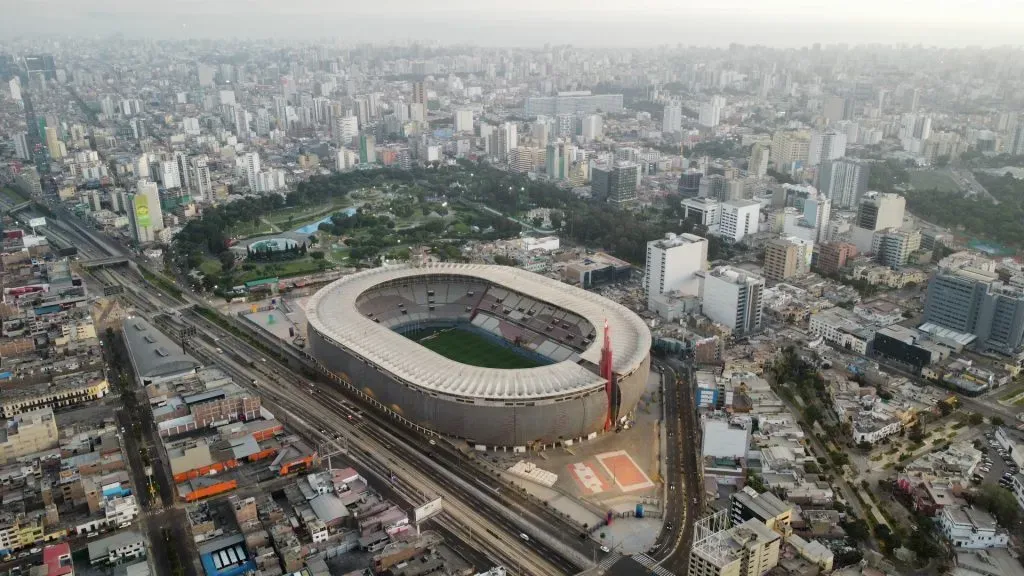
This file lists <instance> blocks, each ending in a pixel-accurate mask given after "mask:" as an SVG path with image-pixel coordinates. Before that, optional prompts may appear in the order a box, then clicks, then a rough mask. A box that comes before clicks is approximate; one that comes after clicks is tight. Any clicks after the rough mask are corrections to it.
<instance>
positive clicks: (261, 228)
mask: <svg viewBox="0 0 1024 576" xmlns="http://www.w3.org/2000/svg"><path fill="white" fill-rule="evenodd" d="M273 233H274V229H273V228H271V227H270V226H267V225H266V224H264V223H263V222H259V223H258V224H256V225H253V223H252V222H239V223H238V224H235V225H234V226H232V227H231V232H230V235H231V236H234V237H235V238H248V237H250V236H263V235H264V234H273Z"/></svg>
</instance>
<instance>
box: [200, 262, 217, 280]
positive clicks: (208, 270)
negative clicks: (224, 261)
mask: <svg viewBox="0 0 1024 576" xmlns="http://www.w3.org/2000/svg"><path fill="white" fill-rule="evenodd" d="M199 271H200V272H202V273H203V274H206V275H207V276H213V275H215V274H220V271H221V265H220V260H214V259H212V258H211V259H207V260H203V262H202V264H200V265H199Z"/></svg>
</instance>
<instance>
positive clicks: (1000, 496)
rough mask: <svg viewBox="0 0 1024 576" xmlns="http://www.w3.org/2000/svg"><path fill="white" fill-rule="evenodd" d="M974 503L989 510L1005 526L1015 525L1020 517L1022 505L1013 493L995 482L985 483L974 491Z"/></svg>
mask: <svg viewBox="0 0 1024 576" xmlns="http://www.w3.org/2000/svg"><path fill="white" fill-rule="evenodd" d="M974 503H975V504H977V505H978V506H980V507H982V508H984V509H985V510H988V511H989V512H990V513H991V514H992V515H993V516H995V517H996V520H998V521H999V523H1000V524H1001V525H1003V526H1013V525H1014V524H1016V523H1017V520H1018V519H1019V518H1020V507H1019V506H1017V499H1016V497H1014V495H1013V493H1012V492H1010V491H1009V490H1006V489H1004V488H1000V487H999V486H996V485H995V484H983V485H982V486H981V488H980V489H979V490H978V491H977V492H975V493H974Z"/></svg>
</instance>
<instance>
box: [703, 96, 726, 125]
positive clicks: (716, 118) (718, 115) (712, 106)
mask: <svg viewBox="0 0 1024 576" xmlns="http://www.w3.org/2000/svg"><path fill="white" fill-rule="evenodd" d="M723 109H725V98H723V97H721V96H712V97H711V101H710V102H706V103H704V104H702V105H701V107H700V118H699V119H698V122H700V124H701V126H707V127H708V128H714V127H715V126H718V125H719V124H720V123H721V121H722V110H723Z"/></svg>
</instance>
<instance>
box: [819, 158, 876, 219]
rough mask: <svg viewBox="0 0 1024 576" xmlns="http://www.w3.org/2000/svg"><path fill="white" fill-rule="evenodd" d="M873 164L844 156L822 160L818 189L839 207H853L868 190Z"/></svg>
mask: <svg viewBox="0 0 1024 576" xmlns="http://www.w3.org/2000/svg"><path fill="white" fill-rule="evenodd" d="M870 177H871V165H870V164H868V163H866V162H861V161H859V160H852V159H847V158H842V159H839V160H825V161H822V163H821V167H820V168H819V169H818V190H820V191H821V193H822V194H823V195H824V196H825V197H826V198H828V199H830V200H832V204H833V205H834V206H836V207H838V208H853V207H854V206H855V205H856V204H857V202H858V201H860V198H861V197H862V196H863V195H864V193H865V192H867V191H868V179H869V178H870Z"/></svg>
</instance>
